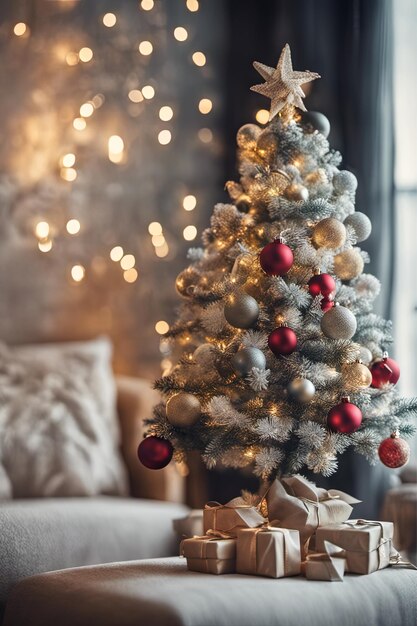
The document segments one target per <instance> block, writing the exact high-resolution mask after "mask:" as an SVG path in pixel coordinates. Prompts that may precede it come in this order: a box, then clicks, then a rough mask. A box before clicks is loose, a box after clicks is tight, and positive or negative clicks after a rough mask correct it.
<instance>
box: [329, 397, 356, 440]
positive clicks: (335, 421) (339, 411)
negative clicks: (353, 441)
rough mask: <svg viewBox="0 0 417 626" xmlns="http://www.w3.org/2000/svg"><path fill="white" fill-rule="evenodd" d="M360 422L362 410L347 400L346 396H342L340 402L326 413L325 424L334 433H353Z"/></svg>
mask: <svg viewBox="0 0 417 626" xmlns="http://www.w3.org/2000/svg"><path fill="white" fill-rule="evenodd" d="M361 424H362V411H361V410H360V408H359V407H357V406H356V404H352V403H351V402H349V399H348V398H342V402H341V403H340V404H337V405H336V406H334V407H333V408H332V409H330V411H329V412H328V414H327V426H328V427H329V428H330V430H332V431H333V432H335V433H343V434H345V435H347V434H349V433H354V432H355V430H358V428H359V426H360V425H361Z"/></svg>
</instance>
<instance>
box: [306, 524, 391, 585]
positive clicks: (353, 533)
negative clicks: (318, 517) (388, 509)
mask: <svg viewBox="0 0 417 626" xmlns="http://www.w3.org/2000/svg"><path fill="white" fill-rule="evenodd" d="M393 534H394V525H393V524H392V522H374V521H369V520H349V521H348V522H345V523H343V524H332V525H329V526H322V527H320V528H318V529H317V532H316V550H318V551H322V550H323V549H324V542H325V541H330V542H331V543H332V544H335V545H336V546H339V547H340V548H342V549H343V550H344V551H345V558H346V571H348V572H352V573H355V574H371V573H372V572H376V571H377V570H378V569H383V568H384V567H388V565H389V564H390V554H391V551H392V536H393Z"/></svg>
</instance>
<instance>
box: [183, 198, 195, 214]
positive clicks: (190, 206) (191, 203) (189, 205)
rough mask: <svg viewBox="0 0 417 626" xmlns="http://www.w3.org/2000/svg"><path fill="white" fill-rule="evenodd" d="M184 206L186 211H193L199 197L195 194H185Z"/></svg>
mask: <svg viewBox="0 0 417 626" xmlns="http://www.w3.org/2000/svg"><path fill="white" fill-rule="evenodd" d="M182 206H183V208H184V209H185V210H186V211H193V210H194V209H195V207H196V206H197V198H196V197H195V196H191V195H190V196H185V198H184V200H183V201H182Z"/></svg>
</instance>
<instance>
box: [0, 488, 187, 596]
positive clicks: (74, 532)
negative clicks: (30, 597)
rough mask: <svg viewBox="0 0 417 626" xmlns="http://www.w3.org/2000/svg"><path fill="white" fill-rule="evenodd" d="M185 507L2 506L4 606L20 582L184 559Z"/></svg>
mask: <svg viewBox="0 0 417 626" xmlns="http://www.w3.org/2000/svg"><path fill="white" fill-rule="evenodd" d="M186 512H187V508H186V507H185V506H183V505H181V504H172V503H168V502H158V501H150V500H134V499H125V498H112V497H105V496H104V497H98V498H53V499H40V500H21V501H19V500H12V501H10V502H4V503H2V505H1V506H0V529H1V531H0V603H1V602H3V603H4V601H5V599H6V596H7V593H8V591H9V589H10V588H11V586H12V585H14V584H15V583H16V582H17V581H18V580H20V579H21V578H24V577H26V576H30V575H31V574H36V573H40V572H47V571H50V570H57V569H64V568H68V567H77V566H82V565H91V564H96V563H108V562H111V561H124V560H131V559H144V558H153V557H161V556H169V555H173V554H177V553H178V542H177V538H176V534H175V532H174V530H173V525H172V520H173V519H174V518H176V517H181V516H184V515H185V514H186Z"/></svg>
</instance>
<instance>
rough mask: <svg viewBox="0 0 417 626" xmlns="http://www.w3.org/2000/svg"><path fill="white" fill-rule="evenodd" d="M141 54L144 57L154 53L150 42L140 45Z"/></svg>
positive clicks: (142, 42) (143, 42)
mask: <svg viewBox="0 0 417 626" xmlns="http://www.w3.org/2000/svg"><path fill="white" fill-rule="evenodd" d="M139 52H140V53H141V54H142V55H143V56H145V57H146V56H149V55H150V54H152V52H153V45H152V44H151V42H150V41H141V42H140V44H139Z"/></svg>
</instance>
